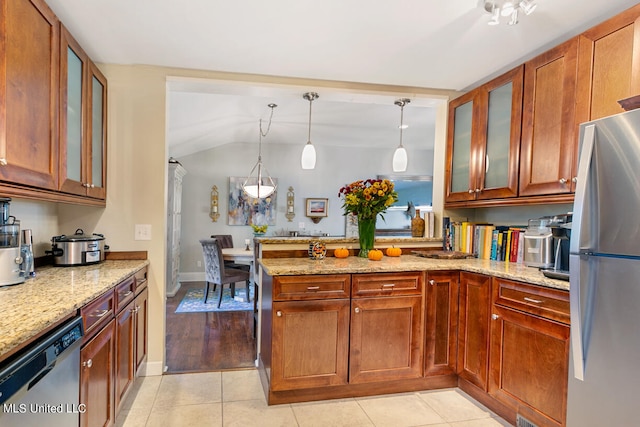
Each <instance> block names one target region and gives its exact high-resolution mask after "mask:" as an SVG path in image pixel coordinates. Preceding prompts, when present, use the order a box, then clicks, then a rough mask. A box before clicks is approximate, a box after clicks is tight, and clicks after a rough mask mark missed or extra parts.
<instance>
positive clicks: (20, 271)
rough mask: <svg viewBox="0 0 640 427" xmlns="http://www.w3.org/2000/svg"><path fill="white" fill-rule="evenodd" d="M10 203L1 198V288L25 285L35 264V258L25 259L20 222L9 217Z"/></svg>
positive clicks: (6, 199) (8, 199)
mask: <svg viewBox="0 0 640 427" xmlns="http://www.w3.org/2000/svg"><path fill="white" fill-rule="evenodd" d="M10 201H11V199H10V198H8V197H0V286H8V285H15V284H18V283H23V282H24V281H25V279H26V278H27V277H28V275H29V270H30V269H31V266H32V263H33V257H30V258H29V257H23V248H22V246H23V245H22V234H21V233H20V221H18V220H17V219H16V218H15V217H14V216H11V215H9V202H10ZM26 258H29V259H26Z"/></svg>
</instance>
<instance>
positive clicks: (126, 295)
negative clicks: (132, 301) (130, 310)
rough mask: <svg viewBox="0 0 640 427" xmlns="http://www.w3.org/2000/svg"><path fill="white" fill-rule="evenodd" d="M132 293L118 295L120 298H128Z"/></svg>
mask: <svg viewBox="0 0 640 427" xmlns="http://www.w3.org/2000/svg"><path fill="white" fill-rule="evenodd" d="M132 293H133V291H127V292H125V293H124V294H120V296H121V297H122V298H126V297H128V296H129V295H131V294H132Z"/></svg>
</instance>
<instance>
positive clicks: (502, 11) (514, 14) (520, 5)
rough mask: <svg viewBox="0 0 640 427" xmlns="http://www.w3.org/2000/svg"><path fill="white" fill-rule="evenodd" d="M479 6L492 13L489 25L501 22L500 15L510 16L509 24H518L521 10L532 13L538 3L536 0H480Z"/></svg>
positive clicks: (528, 13) (526, 13)
mask: <svg viewBox="0 0 640 427" xmlns="http://www.w3.org/2000/svg"><path fill="white" fill-rule="evenodd" d="M478 6H479V7H482V8H483V9H484V11H485V12H487V13H489V14H490V15H491V18H489V21H488V22H487V23H488V24H489V25H498V24H500V16H505V17H507V16H508V17H509V20H508V21H507V24H509V25H516V24H517V23H518V22H519V21H518V17H519V15H520V12H523V13H524V14H525V15H530V14H531V13H532V12H533V11H534V10H535V9H536V7H537V6H538V5H537V4H536V2H535V0H479V1H478Z"/></svg>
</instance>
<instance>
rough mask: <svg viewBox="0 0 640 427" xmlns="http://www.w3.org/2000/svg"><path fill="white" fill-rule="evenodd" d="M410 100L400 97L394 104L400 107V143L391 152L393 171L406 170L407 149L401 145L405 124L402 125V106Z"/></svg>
mask: <svg viewBox="0 0 640 427" xmlns="http://www.w3.org/2000/svg"><path fill="white" fill-rule="evenodd" d="M409 102H411V100H410V99H408V98H402V99H398V100H396V102H394V104H396V105H397V106H398V107H400V126H398V127H399V128H400V145H398V148H396V151H395V152H394V153H393V162H392V165H393V171H394V172H405V171H406V170H407V163H408V156H407V150H406V149H405V148H404V146H403V145H402V130H403V129H404V128H406V127H407V126H405V125H404V106H405V105H407V104H408V103H409Z"/></svg>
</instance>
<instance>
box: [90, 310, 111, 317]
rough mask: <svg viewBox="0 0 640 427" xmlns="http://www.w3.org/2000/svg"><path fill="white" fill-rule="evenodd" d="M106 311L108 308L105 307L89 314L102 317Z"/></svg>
mask: <svg viewBox="0 0 640 427" xmlns="http://www.w3.org/2000/svg"><path fill="white" fill-rule="evenodd" d="M108 312H109V310H106V309H105V310H98V311H94V312H93V314H91V317H104V316H105V315H106V314H107V313H108Z"/></svg>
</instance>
